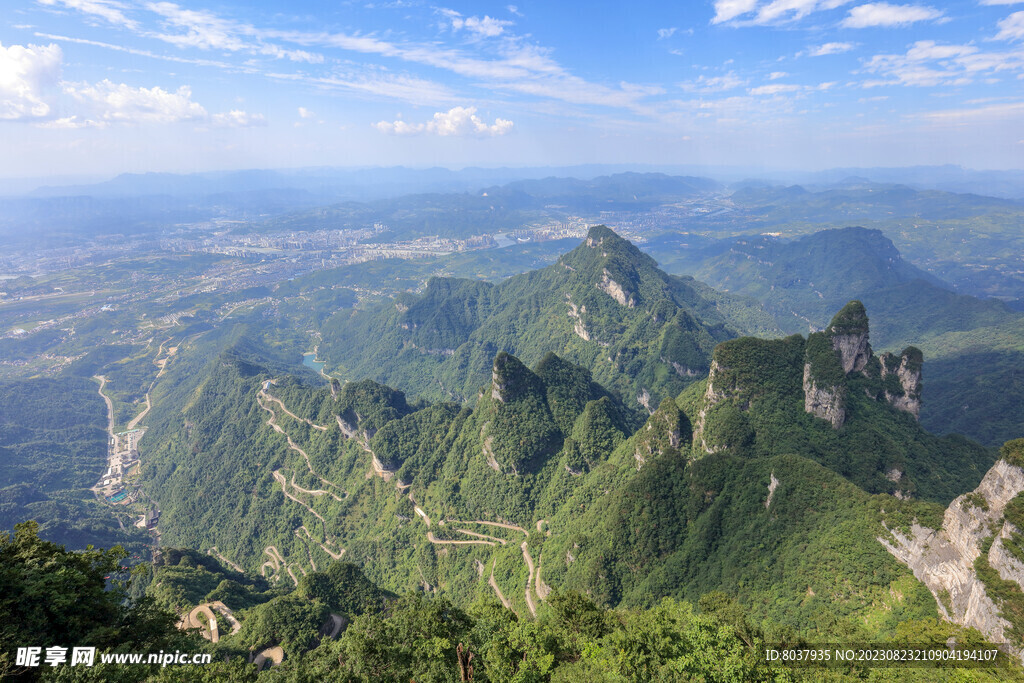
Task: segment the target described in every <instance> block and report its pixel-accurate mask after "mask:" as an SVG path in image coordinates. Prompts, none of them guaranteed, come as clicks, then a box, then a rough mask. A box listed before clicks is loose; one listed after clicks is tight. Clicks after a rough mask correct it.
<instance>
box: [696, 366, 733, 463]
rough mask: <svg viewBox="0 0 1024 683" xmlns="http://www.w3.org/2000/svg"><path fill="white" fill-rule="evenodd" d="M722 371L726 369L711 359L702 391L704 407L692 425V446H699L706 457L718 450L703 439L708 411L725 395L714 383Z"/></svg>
mask: <svg viewBox="0 0 1024 683" xmlns="http://www.w3.org/2000/svg"><path fill="white" fill-rule="evenodd" d="M724 369H726V368H722V367H721V366H720V365H719V364H718V360H717V359H715V358H712V359H711V369H710V370H709V371H708V386H707V389H706V390H705V391H704V405H703V406H702V407H701V409H700V411H699V412H698V413H697V419H696V421H695V422H694V425H693V442H694V444H700V447H701V449H702V450H703V451H704V452H705V453H707V454H708V455H710V454H711V453H714V452H716V451H718V450H720V449H719V448H717V447H715V446H711V445H709V444H708V442H707V440H706V439H705V438H704V431H705V428H706V427H707V418H708V411H709V410H711V409H712V408H714V407H715V406H716V405H717V404H719V403H721V402H722V401H723V400H725V398H726V395H727V394H726V393H725V391H723V390H721V389H719V388H718V385H717V384H716V381H715V380H716V379H717V378H719V376H720V375H721V374H722V372H723V370H724Z"/></svg>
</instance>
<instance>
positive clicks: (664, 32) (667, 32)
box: [658, 26, 679, 40]
mask: <svg viewBox="0 0 1024 683" xmlns="http://www.w3.org/2000/svg"><path fill="white" fill-rule="evenodd" d="M678 30H679V29H678V28H677V27H675V26H673V27H671V28H659V29H658V40H664V39H665V38H671V37H672V36H673V35H675V32H676V31H678Z"/></svg>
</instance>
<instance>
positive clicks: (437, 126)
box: [373, 107, 514, 137]
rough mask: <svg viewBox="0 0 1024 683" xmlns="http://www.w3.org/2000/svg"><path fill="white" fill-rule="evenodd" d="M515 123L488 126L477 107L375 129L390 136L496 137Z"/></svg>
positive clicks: (388, 123)
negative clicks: (480, 116)
mask: <svg viewBox="0 0 1024 683" xmlns="http://www.w3.org/2000/svg"><path fill="white" fill-rule="evenodd" d="M513 125H514V124H513V123H512V122H511V121H509V120H507V119H495V120H494V123H493V124H490V125H488V124H487V123H486V122H484V121H483V120H481V119H480V118H479V117H478V116H477V115H476V107H453V108H452V109H449V110H448V111H446V112H437V113H436V114H434V118H432V119H431V120H430V121H427V122H426V123H406V122H405V121H402V120H400V119H399V120H397V121H379V122H377V123H375V124H373V127H374V128H376V129H377V130H379V131H380V132H382V133H388V134H390V135H417V134H420V133H427V134H430V135H439V136H442V137H447V136H459V137H466V136H473V137H495V136H498V135H504V134H505V133H508V132H509V131H510V130H512V127H513Z"/></svg>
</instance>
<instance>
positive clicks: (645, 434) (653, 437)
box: [633, 398, 690, 470]
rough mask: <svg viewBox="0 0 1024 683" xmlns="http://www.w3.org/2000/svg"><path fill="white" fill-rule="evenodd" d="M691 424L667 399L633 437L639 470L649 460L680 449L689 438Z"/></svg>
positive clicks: (670, 400) (635, 457)
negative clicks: (670, 450) (671, 450)
mask: <svg viewBox="0 0 1024 683" xmlns="http://www.w3.org/2000/svg"><path fill="white" fill-rule="evenodd" d="M689 436H690V434H689V423H688V422H687V421H686V418H685V416H684V415H683V414H682V412H680V410H679V407H678V406H677V405H676V403H675V401H674V400H673V399H671V398H666V399H665V400H663V401H662V402H661V405H659V406H658V409H657V410H655V411H654V412H653V413H651V417H650V418H649V419H648V420H647V422H646V423H645V424H644V426H643V427H642V428H641V429H640V430H639V431H638V432H637V433H636V434H635V435H634V436H633V442H634V443H633V446H634V448H633V459H634V460H636V468H637V470H639V469H641V468H642V467H643V466H644V464H646V463H647V460H648V459H650V458H652V457H656V456H659V455H664V454H665V453H666V452H667V451H668V450H669V449H673V448H679V447H680V446H681V445H682V444H683V441H684V437H685V438H689Z"/></svg>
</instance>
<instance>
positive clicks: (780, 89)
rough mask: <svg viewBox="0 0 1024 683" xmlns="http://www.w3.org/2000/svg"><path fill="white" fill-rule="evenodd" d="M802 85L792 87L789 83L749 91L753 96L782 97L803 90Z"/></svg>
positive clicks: (774, 84)
mask: <svg viewBox="0 0 1024 683" xmlns="http://www.w3.org/2000/svg"><path fill="white" fill-rule="evenodd" d="M803 89H804V88H803V86H802V85H792V84H788V83H773V84H772V85H760V86H758V87H756V88H750V89H748V90H747V92H749V93H750V94H751V95H754V96H762V95H781V94H782V93H787V92H797V91H798V90H803Z"/></svg>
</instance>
